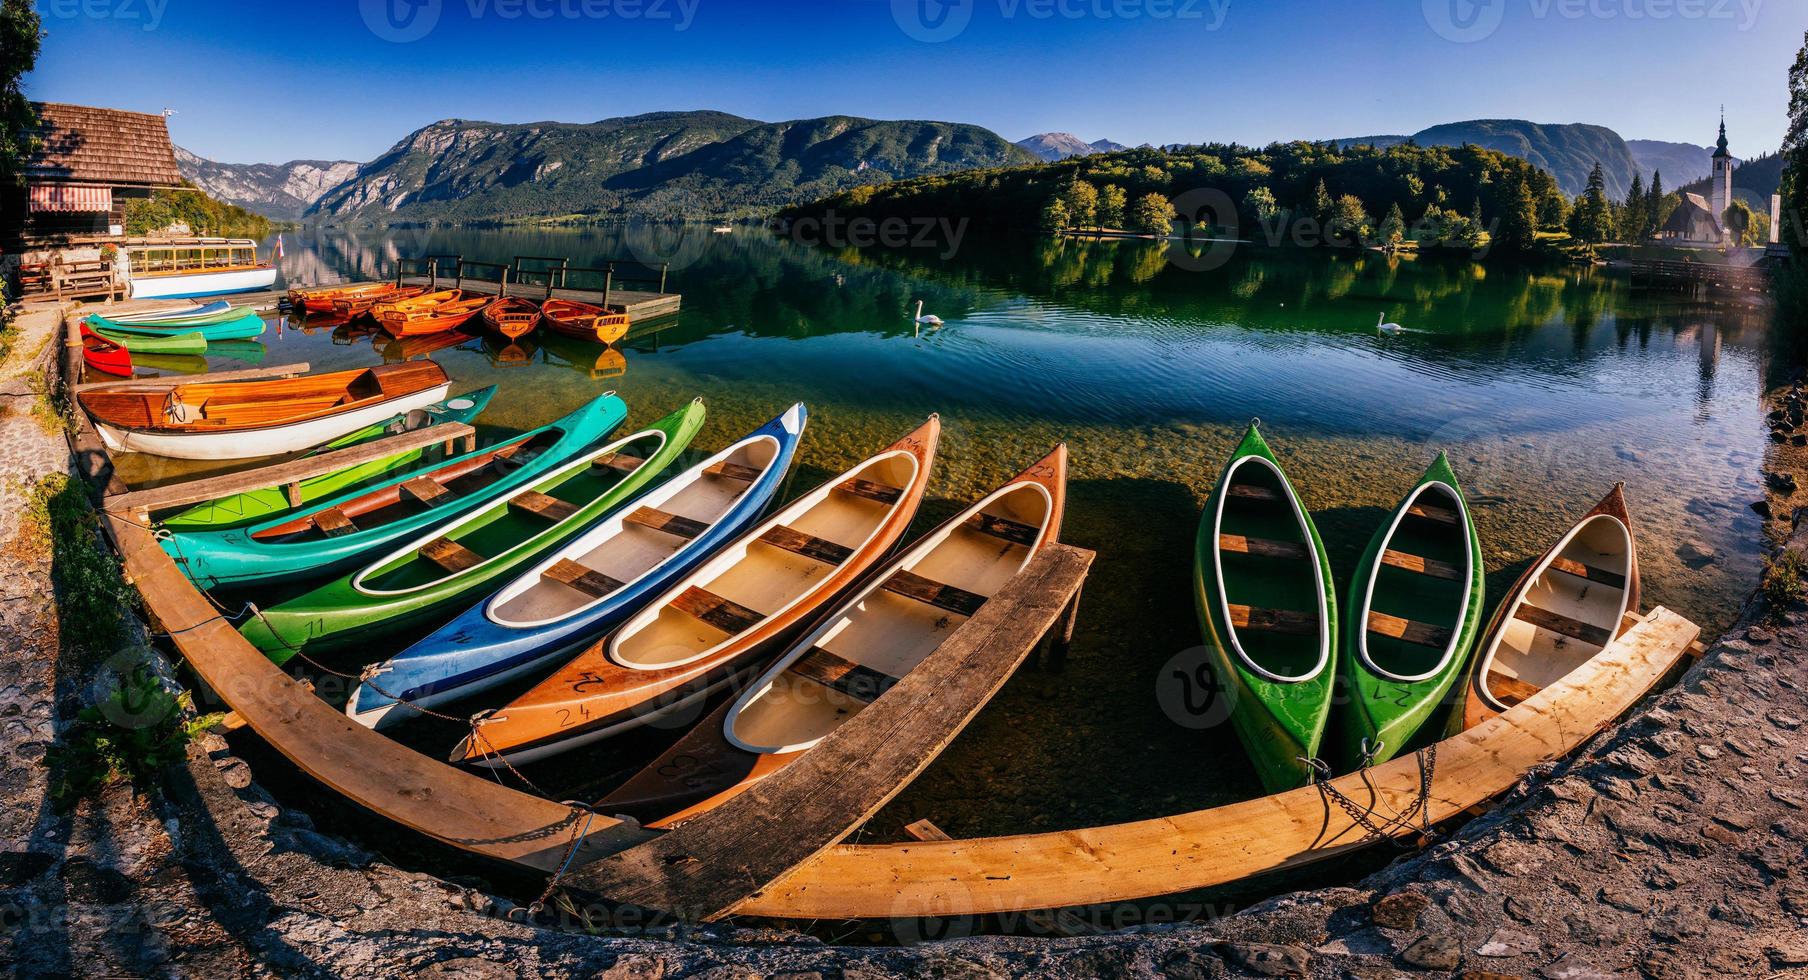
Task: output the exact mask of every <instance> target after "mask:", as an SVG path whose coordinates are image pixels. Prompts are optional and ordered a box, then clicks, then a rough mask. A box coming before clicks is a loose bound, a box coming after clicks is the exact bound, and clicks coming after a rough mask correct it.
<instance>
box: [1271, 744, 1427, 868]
mask: <svg viewBox="0 0 1808 980" xmlns="http://www.w3.org/2000/svg"><path fill="white" fill-rule="evenodd" d="M1381 750H1382V746H1380V745H1377V746H1376V747H1375V748H1374V749H1373V750H1370V749H1369V748H1368V743H1367V741H1366V740H1364V743H1363V762H1364V764H1363V766H1362V768H1361V769H1359V770H1358V776H1359V778H1361V780H1362V783H1363V785H1364V786H1365V787H1367V788H1368V790H1369V795H1370V797H1371V798H1373V799H1375V800H1376V801H1377V802H1379V801H1380V799H1381V792H1380V790H1379V789H1377V788H1376V786H1375V784H1374V782H1373V781H1372V780H1371V779H1370V778H1369V765H1368V763H1369V762H1371V761H1372V760H1373V758H1374V756H1375V755H1376V754H1378V753H1379V752H1380V751H1381ZM1413 756H1414V758H1415V759H1416V760H1417V761H1418V766H1419V792H1418V795H1417V797H1416V798H1415V799H1414V800H1413V803H1412V805H1411V806H1409V807H1407V808H1406V810H1405V811H1404V812H1396V813H1393V814H1391V815H1387V814H1383V813H1381V812H1380V811H1379V810H1377V809H1376V808H1375V807H1372V806H1364V805H1362V804H1360V803H1357V802H1356V801H1355V800H1352V799H1350V798H1349V797H1348V796H1346V795H1344V793H1343V792H1342V791H1341V790H1339V789H1338V788H1337V787H1336V786H1335V785H1333V782H1332V775H1331V767H1330V765H1329V764H1327V763H1326V762H1325V761H1324V760H1323V759H1317V758H1310V759H1309V758H1305V757H1303V756H1302V757H1300V760H1299V761H1300V762H1302V763H1304V764H1305V766H1306V774H1307V779H1308V781H1309V782H1310V784H1311V785H1312V786H1314V787H1316V788H1317V789H1318V793H1319V796H1320V797H1321V798H1323V799H1325V800H1329V801H1330V802H1331V803H1335V804H1337V806H1338V808H1339V809H1341V810H1343V811H1344V813H1345V814H1347V815H1348V816H1349V818H1350V821H1351V822H1352V823H1354V824H1356V825H1357V826H1358V827H1361V828H1362V830H1363V837H1362V841H1361V843H1363V844H1368V843H1370V842H1372V841H1378V840H1384V839H1391V838H1392V837H1393V833H1392V831H1395V830H1401V829H1406V828H1410V827H1411V826H1412V820H1413V817H1415V816H1418V817H1419V818H1420V826H1421V827H1422V828H1423V830H1422V833H1423V835H1424V838H1425V839H1426V840H1427V841H1430V840H1431V839H1433V838H1434V837H1435V834H1434V833H1433V831H1432V828H1431V806H1430V803H1431V782H1432V779H1433V778H1434V777H1435V776H1436V774H1437V764H1438V747H1437V745H1436V744H1432V745H1428V746H1426V747H1425V748H1423V749H1420V750H1419V751H1417V752H1415V753H1413ZM1390 809H1391V808H1390Z"/></svg>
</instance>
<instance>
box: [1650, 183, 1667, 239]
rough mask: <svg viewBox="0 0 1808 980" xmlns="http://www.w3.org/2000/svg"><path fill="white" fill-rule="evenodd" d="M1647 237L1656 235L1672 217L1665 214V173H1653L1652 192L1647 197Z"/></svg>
mask: <svg viewBox="0 0 1808 980" xmlns="http://www.w3.org/2000/svg"><path fill="white" fill-rule="evenodd" d="M1645 200H1646V202H1647V203H1646V205H1645V228H1644V232H1645V237H1646V238H1650V237H1652V236H1653V235H1656V234H1657V233H1658V231H1659V230H1660V229H1662V228H1663V226H1664V222H1666V221H1668V220H1670V216H1669V215H1668V214H1665V213H1664V172H1663V171H1662V170H1653V171H1651V191H1650V192H1649V193H1648V194H1646V195H1645Z"/></svg>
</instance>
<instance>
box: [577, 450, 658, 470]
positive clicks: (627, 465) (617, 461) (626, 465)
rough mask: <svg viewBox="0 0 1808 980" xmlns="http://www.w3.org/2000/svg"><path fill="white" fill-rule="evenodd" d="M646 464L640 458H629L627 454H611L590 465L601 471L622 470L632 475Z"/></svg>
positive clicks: (595, 460)
mask: <svg viewBox="0 0 1808 980" xmlns="http://www.w3.org/2000/svg"><path fill="white" fill-rule="evenodd" d="M645 462H646V460H644V459H641V458H640V457H638V456H629V455H628V454H626V453H610V454H609V455H607V456H598V457H597V458H596V459H594V460H592V461H591V463H590V465H592V466H595V467H597V468H599V469H606V470H620V471H621V472H623V473H632V472H634V471H635V470H637V469H640V467H641V465H642V464H643V463H645Z"/></svg>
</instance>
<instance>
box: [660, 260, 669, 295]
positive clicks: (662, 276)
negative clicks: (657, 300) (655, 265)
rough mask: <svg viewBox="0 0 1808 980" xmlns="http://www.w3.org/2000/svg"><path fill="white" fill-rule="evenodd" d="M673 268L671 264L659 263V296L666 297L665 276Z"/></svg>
mask: <svg viewBox="0 0 1808 980" xmlns="http://www.w3.org/2000/svg"><path fill="white" fill-rule="evenodd" d="M671 267H672V264H671V263H670V262H661V263H659V295H661V296H664V295H665V274H666V271H667V270H668V269H670V268H671Z"/></svg>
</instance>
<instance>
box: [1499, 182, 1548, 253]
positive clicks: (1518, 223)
mask: <svg viewBox="0 0 1808 980" xmlns="http://www.w3.org/2000/svg"><path fill="white" fill-rule="evenodd" d="M1494 243H1495V245H1496V246H1498V247H1500V248H1502V249H1505V250H1506V251H1508V252H1516V253H1519V254H1522V255H1523V254H1525V253H1527V252H1530V251H1532V250H1533V249H1535V248H1537V247H1538V202H1537V200H1535V199H1534V198H1533V197H1532V182H1531V181H1530V180H1528V179H1526V175H1525V174H1524V173H1523V172H1522V173H1520V175H1519V179H1518V180H1515V181H1513V182H1512V185H1511V188H1510V190H1509V192H1508V195H1507V201H1506V211H1505V212H1504V213H1503V214H1502V215H1501V217H1500V229H1499V231H1498V232H1497V233H1496V234H1495V236H1494Z"/></svg>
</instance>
